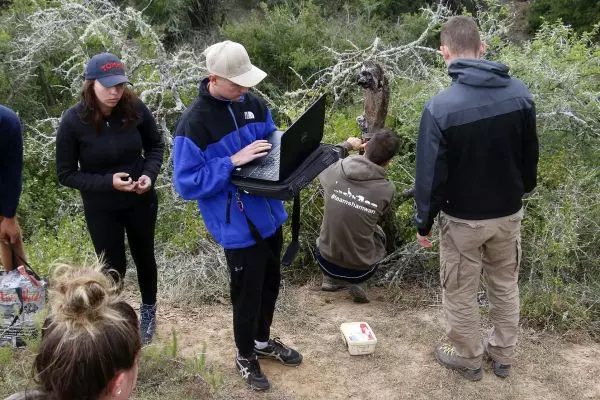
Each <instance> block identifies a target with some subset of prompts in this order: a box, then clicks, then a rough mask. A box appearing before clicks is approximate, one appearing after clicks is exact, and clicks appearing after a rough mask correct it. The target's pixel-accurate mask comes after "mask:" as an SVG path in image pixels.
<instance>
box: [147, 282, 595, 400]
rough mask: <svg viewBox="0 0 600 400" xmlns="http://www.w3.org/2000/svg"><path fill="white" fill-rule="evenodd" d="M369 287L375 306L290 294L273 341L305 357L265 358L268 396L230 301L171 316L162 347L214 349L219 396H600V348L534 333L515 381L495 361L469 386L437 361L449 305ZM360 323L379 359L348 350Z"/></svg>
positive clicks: (341, 297)
mask: <svg viewBox="0 0 600 400" xmlns="http://www.w3.org/2000/svg"><path fill="white" fill-rule="evenodd" d="M369 290H370V292H369V294H370V297H371V299H372V301H371V303H369V304H354V303H353V302H352V301H351V299H350V298H349V295H348V293H347V292H346V291H341V292H337V293H326V292H321V291H320V290H319V288H318V286H317V284H316V283H315V284H311V285H306V286H303V287H294V288H289V287H288V288H283V291H282V295H281V296H280V299H281V301H280V303H279V304H278V309H277V311H276V313H275V320H274V323H273V329H272V335H273V336H279V337H280V338H281V339H282V341H283V342H284V343H286V344H289V345H292V346H294V347H295V348H296V349H298V350H299V351H300V352H301V353H302V354H303V356H304V360H303V362H302V364H301V365H300V366H299V367H285V366H283V365H280V364H278V363H276V362H274V361H269V360H262V361H261V367H262V369H263V372H264V373H265V374H266V375H267V377H268V378H269V381H270V382H271V386H272V387H271V389H270V390H269V391H268V392H266V393H257V392H253V391H251V390H249V389H248V388H247V387H246V384H245V383H244V382H243V381H242V380H241V379H240V378H239V376H238V375H237V372H236V370H235V367H234V361H233V360H234V354H235V349H234V343H233V332H232V322H231V319H232V317H231V309H230V307H229V305H228V304H213V305H205V306H202V307H200V308H197V309H196V310H194V312H189V311H186V312H184V311H182V310H178V309H172V308H171V309H163V310H161V312H160V319H159V324H160V326H159V334H158V340H157V342H158V343H160V342H161V341H167V340H168V338H169V336H170V334H171V330H172V328H173V327H174V328H175V329H176V331H177V333H178V340H179V346H180V349H181V352H182V353H183V354H184V355H194V354H197V353H198V352H201V351H202V347H203V344H206V353H207V354H206V356H207V360H208V362H209V363H211V364H212V365H213V366H214V367H215V368H216V369H217V370H219V371H221V372H222V374H223V380H224V384H223V387H222V388H221V389H220V390H219V391H218V393H217V394H216V395H215V398H217V399H278V400H280V399H283V400H285V399H461V400H462V399H465V400H466V399H478V400H479V399H502V400H509V399H548V400H550V399H600V379H599V377H600V363H599V362H598V360H600V344H597V343H592V342H585V341H583V342H582V343H578V344H574V343H568V342H566V341H563V340H562V339H560V338H557V337H554V336H551V335H546V334H539V333H536V332H534V331H530V330H524V331H522V332H521V336H520V344H519V354H518V361H517V363H516V364H515V365H514V366H513V371H512V375H511V377H509V378H508V379H506V380H501V379H499V378H497V377H495V376H494V375H493V373H492V372H491V370H490V366H489V365H487V364H486V366H485V371H484V378H483V380H482V381H480V382H468V381H466V380H465V379H463V378H461V377H460V376H458V375H457V374H456V373H454V372H452V371H449V370H446V369H444V368H443V367H441V366H440V365H438V364H437V362H436V361H435V358H434V356H433V352H432V350H433V345H434V344H435V343H436V341H438V340H439V339H441V338H442V337H443V317H442V312H441V310H440V308H439V307H425V308H422V309H418V310H416V309H412V310H410V309H409V310H401V309H399V307H397V306H391V305H390V304H388V303H387V302H386V301H385V300H384V298H383V290H384V289H381V288H370V289H369ZM350 321H366V322H368V323H369V324H370V325H371V327H372V328H373V330H374V332H375V334H376V336H377V339H378V343H377V348H376V350H375V353H374V354H372V355H368V356H351V355H350V354H349V353H348V351H347V350H346V348H345V347H344V344H343V342H342V340H341V335H340V331H339V326H340V324H341V323H343V322H350Z"/></svg>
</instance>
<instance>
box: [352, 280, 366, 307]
mask: <svg viewBox="0 0 600 400" xmlns="http://www.w3.org/2000/svg"><path fill="white" fill-rule="evenodd" d="M350 296H352V300H354V302H355V303H361V304H366V303H368V302H369V298H368V297H367V292H366V290H365V286H364V284H362V283H356V284H353V285H350Z"/></svg>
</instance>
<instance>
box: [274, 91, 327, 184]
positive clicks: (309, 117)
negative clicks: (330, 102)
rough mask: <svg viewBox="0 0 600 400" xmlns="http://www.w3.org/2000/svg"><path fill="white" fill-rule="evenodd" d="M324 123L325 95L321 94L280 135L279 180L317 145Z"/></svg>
mask: <svg viewBox="0 0 600 400" xmlns="http://www.w3.org/2000/svg"><path fill="white" fill-rule="evenodd" d="M324 125H325V95H322V96H321V97H319V99H318V100H317V101H315V102H314V103H313V104H312V105H311V106H310V107H309V108H308V110H306V111H305V112H304V113H303V114H302V115H301V116H300V118H298V120H296V122H294V123H293V124H292V126H290V127H289V128H288V129H287V130H286V131H285V133H284V134H283V136H282V137H281V156H280V170H279V179H280V180H282V179H285V178H287V177H288V176H289V175H290V174H291V173H292V172H294V171H295V170H296V168H298V167H299V166H300V164H302V162H303V161H304V160H305V159H306V158H307V157H308V156H309V155H310V153H312V152H313V151H315V150H316V149H317V147H319V144H320V143H321V140H322V139H323V127H324Z"/></svg>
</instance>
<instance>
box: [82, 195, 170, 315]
mask: <svg viewBox="0 0 600 400" xmlns="http://www.w3.org/2000/svg"><path fill="white" fill-rule="evenodd" d="M144 197H146V196H144ZM84 209H85V221H86V223H87V227H88V230H89V232H90V236H91V237H92V242H93V243H94V249H95V250H96V254H97V255H98V256H100V257H102V261H103V262H104V266H105V268H107V269H114V270H116V271H117V272H118V273H119V276H118V277H116V278H117V279H123V277H124V276H125V270H126V265H127V261H126V258H125V232H127V241H128V243H129V250H130V251H131V256H132V258H133V261H134V262H135V266H136V269H137V276H138V283H139V285H140V292H141V294H142V302H143V303H144V304H154V303H156V290H157V288H156V282H157V272H156V259H155V258H154V228H155V227H156V214H157V210H158V201H157V198H156V192H153V194H152V196H148V197H147V200H146V198H144V199H140V200H139V201H138V202H136V204H135V206H133V207H131V208H126V209H123V210H94V209H88V208H84Z"/></svg>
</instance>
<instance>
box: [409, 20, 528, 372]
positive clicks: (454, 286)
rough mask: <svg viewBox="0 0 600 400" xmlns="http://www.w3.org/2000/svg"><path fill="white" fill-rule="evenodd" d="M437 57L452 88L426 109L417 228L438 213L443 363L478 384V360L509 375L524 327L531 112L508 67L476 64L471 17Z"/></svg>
mask: <svg viewBox="0 0 600 400" xmlns="http://www.w3.org/2000/svg"><path fill="white" fill-rule="evenodd" d="M440 39H441V47H440V50H441V53H442V56H443V57H444V61H445V62H446V64H447V65H448V72H449V74H450V76H451V77H452V86H451V87H449V88H447V89H446V90H444V91H443V92H441V93H440V94H438V95H437V96H435V97H433V98H432V99H431V100H429V101H428V102H427V104H426V105H425V110H424V111H423V116H422V119H421V126H420V128H419V139H418V143H417V171H416V192H415V197H416V202H417V216H416V218H415V222H416V225H417V229H418V233H417V238H418V240H419V243H420V244H421V245H422V246H423V247H431V243H430V242H429V240H428V238H427V236H428V235H429V233H430V230H431V227H432V225H433V220H434V218H435V216H436V215H437V214H438V213H440V218H439V226H440V264H441V268H440V280H441V284H442V288H443V293H444V296H443V301H444V310H445V312H446V319H447V331H446V334H447V337H448V343H444V344H440V345H439V346H437V348H436V350H435V355H436V358H437V360H438V361H439V362H440V363H441V364H442V365H444V366H445V367H447V368H451V369H454V370H457V371H458V372H459V373H460V374H461V375H462V376H464V377H465V378H467V379H470V380H474V381H475V380H480V379H481V378H482V374H483V373H482V368H481V363H482V356H483V353H484V352H486V353H487V354H488V355H489V356H490V357H491V359H492V367H493V371H494V373H495V374H496V375H497V376H499V377H506V376H508V375H509V372H510V366H511V364H512V363H513V361H514V354H515V346H516V343H517V333H518V324H519V288H518V285H517V281H518V270H519V264H520V261H521V239H520V229H521V219H522V218H523V209H522V202H521V199H522V197H523V195H524V193H527V192H530V191H531V190H533V189H534V188H535V186H536V174H537V162H538V139H537V134H536V121H535V106H534V103H533V99H532V96H531V93H530V92H529V90H528V89H527V88H526V87H525V85H524V84H523V83H522V82H521V81H519V80H517V79H513V78H511V77H510V76H509V75H508V67H507V66H505V65H503V64H500V63H496V62H491V61H486V60H482V59H480V58H481V57H482V55H483V53H484V51H485V43H483V42H481V40H480V37H479V31H478V28H477V25H476V23H475V21H474V20H473V19H472V18H471V17H466V16H458V17H453V18H451V19H450V20H449V21H448V22H447V23H446V24H445V25H444V27H443V28H442V32H441V37H440ZM482 269H483V273H484V276H485V278H486V281H487V294H488V299H489V303H490V310H489V316H490V320H491V322H492V329H491V331H490V332H489V334H488V335H487V336H486V338H485V339H484V340H483V342H482V340H481V337H480V334H479V308H478V305H477V291H478V289H479V277H480V274H481V271H482Z"/></svg>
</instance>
